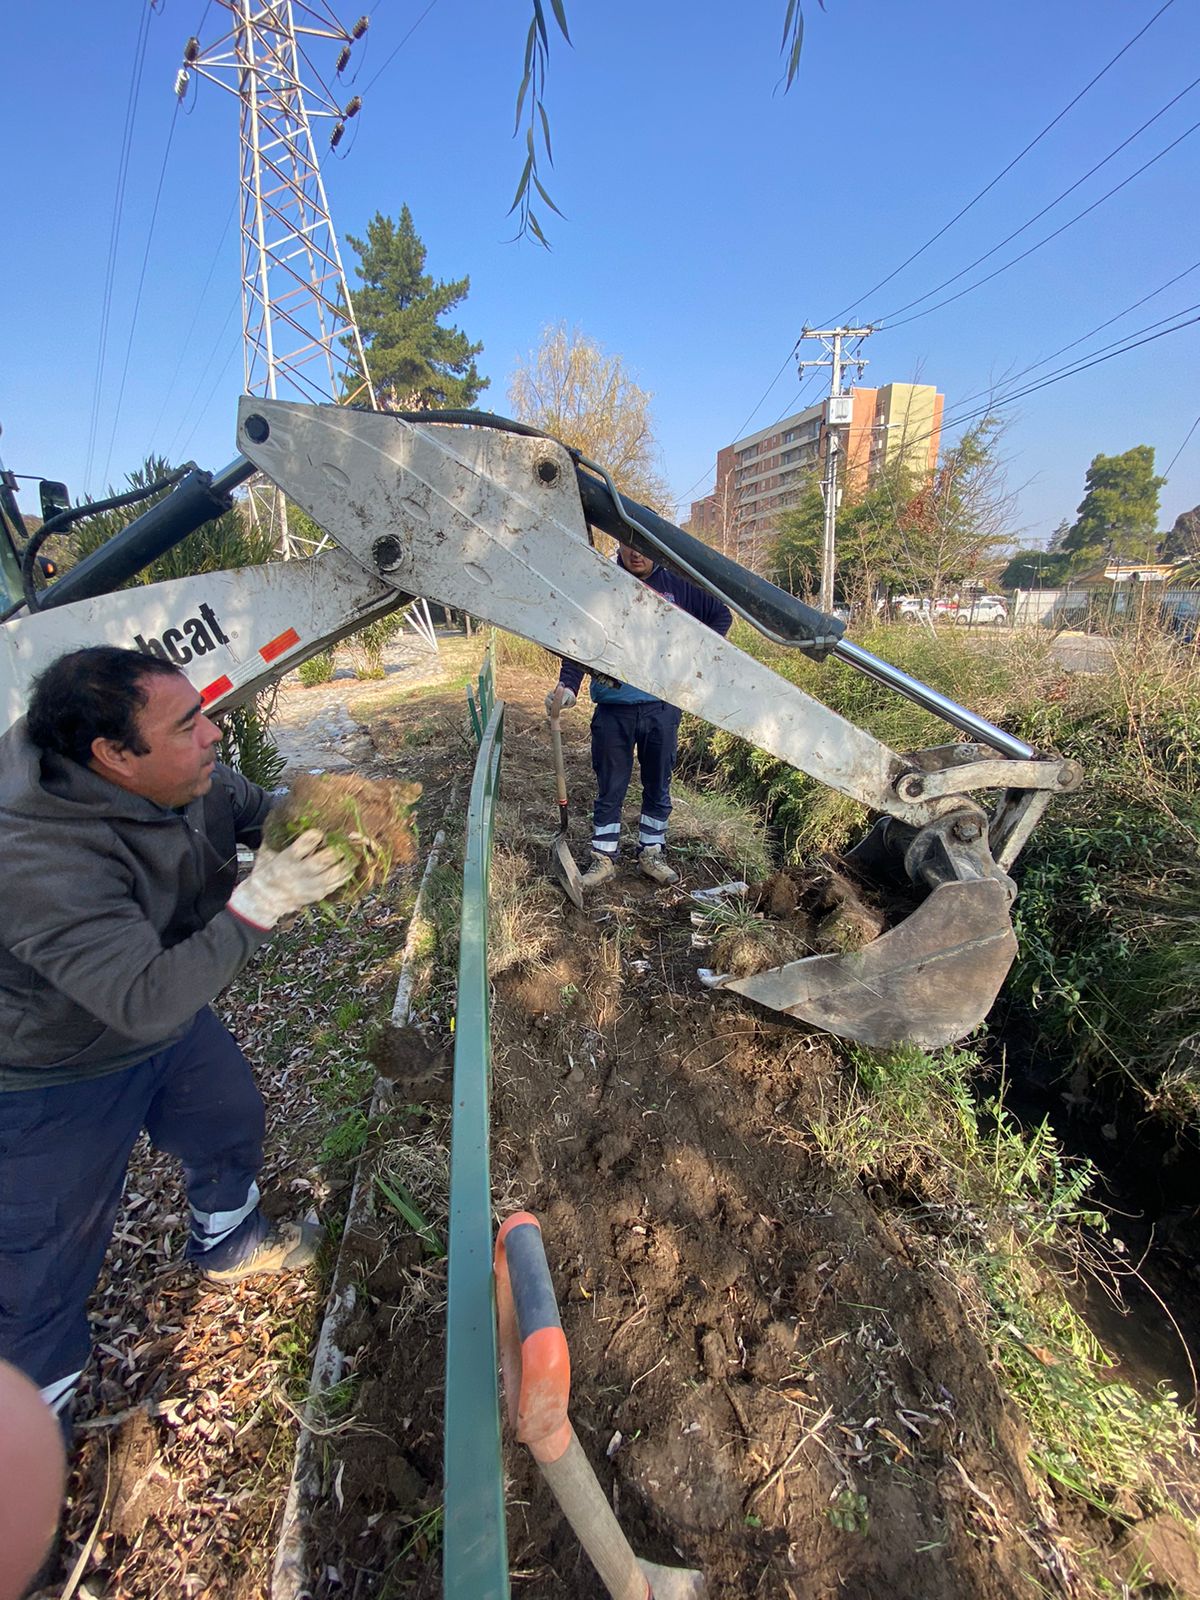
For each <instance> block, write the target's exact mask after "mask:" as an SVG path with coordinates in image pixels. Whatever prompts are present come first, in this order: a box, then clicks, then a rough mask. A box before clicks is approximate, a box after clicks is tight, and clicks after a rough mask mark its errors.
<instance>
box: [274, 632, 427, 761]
mask: <svg viewBox="0 0 1200 1600" xmlns="http://www.w3.org/2000/svg"><path fill="white" fill-rule="evenodd" d="M383 665H384V676H383V677H382V678H378V679H365V680H364V679H360V678H356V677H355V676H354V673H353V671H352V670H351V669H350V668H349V667H346V666H339V667H338V670H337V673H336V675H335V676H334V677H333V678H331V679H330V681H329V682H328V683H320V684H316V685H314V686H313V687H312V688H311V689H306V688H305V687H304V685H303V684H302V683H301V682H300V678H299V676H298V675H297V674H296V673H294V672H292V673H289V674H288V676H287V677H286V678H284V679H283V681H282V682H281V684H280V686H279V698H278V700H277V702H276V709H275V715H274V717H273V718H272V722H271V735H272V737H273V738H274V740H275V743H276V745H277V746H278V748H279V752H280V754H281V755H282V756H283V758H284V760H285V761H286V762H287V770H288V771H289V772H294V771H303V772H345V771H349V770H350V769H351V768H354V769H356V770H359V771H361V770H363V762H364V760H365V759H367V760H369V756H370V753H371V751H372V748H373V747H372V744H371V738H370V735H369V734H368V733H367V730H366V729H365V728H364V727H363V726H362V724H361V723H359V722H356V721H355V719H354V718H353V717H352V716H351V715H350V711H349V704H350V703H351V702H353V703H354V704H355V705H356V706H361V705H363V704H370V703H371V702H372V701H374V700H383V699H388V698H389V697H391V696H392V695H394V694H395V693H396V690H397V688H398V687H403V688H405V689H412V688H415V687H416V686H417V685H418V684H422V683H432V682H435V681H436V680H437V679H438V678H439V677H440V676H441V667H440V665H439V660H438V657H437V656H436V655H435V654H434V653H433V651H431V650H430V648H429V646H428V644H426V642H425V640H424V639H422V638H420V637H419V636H418V635H417V634H415V633H410V632H408V631H407V630H406V631H405V632H404V633H400V634H397V636H396V637H395V639H393V640H392V641H391V643H390V644H389V645H388V646H387V648H386V650H385V651H384V657H383Z"/></svg>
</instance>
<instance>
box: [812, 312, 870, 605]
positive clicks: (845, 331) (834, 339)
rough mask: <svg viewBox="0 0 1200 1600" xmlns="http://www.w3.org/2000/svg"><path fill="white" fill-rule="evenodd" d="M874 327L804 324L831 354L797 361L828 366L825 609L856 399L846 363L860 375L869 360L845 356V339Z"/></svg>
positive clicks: (823, 559) (861, 335)
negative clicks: (841, 461)
mask: <svg viewBox="0 0 1200 1600" xmlns="http://www.w3.org/2000/svg"><path fill="white" fill-rule="evenodd" d="M874 332H875V329H874V327H873V326H872V327H866V328H807V327H806V328H802V329H801V330H800V337H801V338H802V339H820V341H821V343H822V344H823V345H824V346H825V349H826V351H827V352H828V354H827V355H826V356H825V357H823V358H822V359H820V360H813V361H798V362H797V363H796V368H797V370H798V372H799V373H800V374H801V376H803V373H804V369H805V368H806V367H828V368H829V399H828V400H827V401H826V402H825V472H824V474H823V476H822V479H821V498H822V499H823V500H824V502H825V530H824V537H823V539H822V541H821V594H820V601H819V604H820V607H821V610H822V611H826V612H829V611H832V610H833V574H834V568H835V565H836V549H837V544H836V533H837V503H838V493H839V491H838V453H839V450H840V448H841V443H840V441H841V435H840V431H839V430H840V429H842V428H844V427H846V426H847V425H848V424H849V422H850V417H851V413H852V411H853V406H854V403H853V400H852V398H851V396H850V395H848V394H847V393H846V392H845V390H844V388H843V387H842V374H843V371H844V369H845V368H846V367H857V369H858V376H859V377H860V378H861V377H862V374H863V368H864V367H865V366H866V364H867V363H866V362H865V361H863V360H860V359H859V358H858V353H857V352H858V346H855V352H854V354H852V355H850V356H843V354H842V342H843V340H846V339H857V340H858V341H859V343H860V344H861V342H862V340H864V339H865V338H866V337H867V336H868V335H869V334H872V333H874Z"/></svg>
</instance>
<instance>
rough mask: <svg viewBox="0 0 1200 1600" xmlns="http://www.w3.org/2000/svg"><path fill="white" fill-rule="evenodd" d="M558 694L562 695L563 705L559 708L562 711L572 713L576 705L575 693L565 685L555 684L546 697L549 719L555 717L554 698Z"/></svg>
mask: <svg viewBox="0 0 1200 1600" xmlns="http://www.w3.org/2000/svg"><path fill="white" fill-rule="evenodd" d="M556 694H561V695H562V703H561V704H560V706H559V708H558V709H559V710H560V711H570V709H571V707H572V706H573V705H574V704H575V691H574V690H573V689H568V688H567V687H566V685H565V684H561V683H559V684H555V686H554V688H553V689H551V691H550V693H549V694H548V695H547V696H546V715H547V716H548V717H552V716H553V715H554V697H555V695H556Z"/></svg>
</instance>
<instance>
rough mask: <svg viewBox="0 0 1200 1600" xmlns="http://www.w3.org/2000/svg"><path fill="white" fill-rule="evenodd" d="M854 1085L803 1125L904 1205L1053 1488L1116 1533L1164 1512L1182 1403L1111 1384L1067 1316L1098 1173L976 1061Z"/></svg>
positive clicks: (844, 1169)
mask: <svg viewBox="0 0 1200 1600" xmlns="http://www.w3.org/2000/svg"><path fill="white" fill-rule="evenodd" d="M851 1060H852V1062H853V1065H854V1068H855V1073H854V1076H853V1078H850V1079H848V1080H847V1081H846V1082H845V1084H844V1085H843V1086H842V1088H841V1090H840V1092H839V1093H838V1095H837V1096H836V1097H835V1099H834V1101H833V1103H832V1104H830V1105H829V1106H827V1108H826V1110H825V1113H824V1115H823V1116H822V1118H821V1119H820V1120H818V1121H817V1122H816V1123H815V1124H814V1126H813V1128H812V1137H813V1139H814V1142H815V1144H816V1146H817V1148H818V1149H819V1151H820V1153H821V1155H822V1156H823V1158H824V1159H825V1160H826V1161H827V1162H828V1163H829V1165H830V1166H831V1167H832V1168H833V1169H834V1170H835V1171H836V1172H839V1173H841V1174H842V1175H843V1176H844V1178H846V1179H847V1180H849V1181H852V1182H856V1183H862V1184H864V1185H867V1186H869V1187H872V1188H874V1187H879V1188H881V1189H882V1190H883V1192H885V1193H887V1194H890V1195H894V1196H897V1197H898V1198H896V1199H895V1200H894V1201H893V1202H892V1205H891V1208H890V1209H891V1212H892V1217H893V1221H899V1222H900V1223H901V1224H902V1225H903V1226H904V1227H905V1228H906V1229H907V1230H908V1231H909V1232H910V1233H912V1234H915V1235H917V1236H919V1237H920V1239H921V1240H922V1248H923V1249H924V1251H925V1252H926V1253H927V1254H929V1253H932V1254H933V1256H934V1258H935V1259H936V1260H937V1261H940V1263H941V1264H942V1266H943V1268H944V1269H945V1270H946V1272H947V1274H948V1276H949V1278H950V1280H951V1281H952V1282H953V1284H954V1286H955V1289H956V1292H957V1293H958V1294H959V1295H960V1297H962V1298H963V1299H964V1301H965V1304H966V1307H967V1310H968V1314H969V1315H970V1316H971V1318H972V1320H973V1322H974V1324H975V1326H976V1329H977V1331H978V1333H979V1334H980V1337H981V1339H982V1341H983V1343H984V1345H985V1346H986V1347H987V1348H988V1349H989V1350H990V1351H991V1352H992V1354H993V1359H994V1361H995V1362H996V1364H997V1366H998V1368H999V1371H1000V1374H1001V1376H1002V1379H1003V1383H1004V1387H1005V1388H1006V1390H1007V1391H1008V1393H1009V1394H1010V1395H1012V1396H1013V1398H1014V1399H1015V1400H1016V1402H1017V1403H1018V1405H1019V1407H1020V1409H1021V1412H1022V1414H1023V1416H1024V1418H1025V1421H1026V1424H1027V1426H1028V1429H1029V1434H1030V1438H1031V1448H1030V1457H1029V1459H1030V1463H1031V1465H1032V1466H1033V1467H1034V1468H1035V1469H1036V1470H1037V1471H1038V1472H1039V1473H1040V1474H1041V1475H1042V1476H1043V1477H1044V1478H1045V1479H1048V1480H1049V1481H1050V1482H1051V1483H1052V1484H1054V1485H1055V1487H1056V1488H1057V1489H1059V1490H1062V1491H1067V1492H1069V1493H1070V1494H1074V1495H1077V1496H1079V1497H1080V1498H1081V1499H1083V1500H1084V1501H1086V1502H1087V1503H1088V1504H1089V1505H1091V1506H1093V1507H1095V1508H1096V1509H1099V1510H1100V1511H1102V1512H1103V1513H1104V1514H1106V1515H1109V1516H1113V1517H1115V1518H1117V1519H1118V1520H1119V1521H1130V1522H1132V1521H1134V1520H1136V1519H1137V1518H1138V1517H1139V1516H1142V1515H1145V1514H1147V1513H1149V1512H1152V1511H1156V1510H1160V1509H1171V1508H1172V1506H1173V1495H1174V1492H1175V1490H1176V1487H1177V1485H1178V1483H1179V1482H1180V1481H1181V1479H1182V1478H1183V1477H1184V1475H1185V1473H1186V1471H1187V1468H1186V1465H1185V1460H1186V1458H1187V1457H1189V1456H1190V1455H1194V1451H1195V1448H1196V1439H1195V1437H1194V1435H1193V1433H1192V1431H1191V1424H1190V1422H1189V1419H1188V1417H1187V1416H1186V1414H1185V1413H1184V1411H1183V1410H1182V1408H1181V1407H1180V1405H1179V1404H1178V1401H1177V1399H1176V1397H1175V1396H1174V1395H1173V1394H1171V1393H1170V1392H1168V1391H1167V1390H1165V1389H1163V1390H1160V1392H1159V1393H1157V1394H1156V1395H1145V1394H1142V1393H1139V1392H1138V1391H1137V1390H1136V1389H1134V1388H1133V1387H1132V1386H1130V1385H1129V1384H1127V1383H1124V1382H1119V1381H1116V1380H1114V1378H1113V1377H1112V1373H1111V1367H1112V1363H1111V1362H1110V1361H1109V1359H1108V1357H1107V1356H1106V1355H1105V1353H1104V1351H1103V1350H1102V1348H1101V1347H1100V1345H1099V1343H1098V1342H1097V1341H1096V1339H1095V1338H1094V1337H1093V1335H1092V1334H1091V1332H1090V1331H1089V1329H1088V1327H1087V1325H1086V1323H1085V1322H1084V1321H1083V1320H1082V1319H1081V1318H1080V1317H1079V1315H1078V1314H1077V1313H1076V1312H1075V1311H1074V1309H1073V1308H1072V1306H1071V1304H1070V1301H1069V1299H1068V1297H1067V1294H1066V1292H1065V1288H1064V1281H1065V1274H1066V1273H1067V1272H1070V1273H1072V1274H1074V1273H1076V1272H1078V1271H1080V1270H1086V1260H1085V1258H1086V1257H1087V1256H1088V1254H1089V1247H1088V1246H1087V1245H1086V1244H1085V1240H1084V1232H1083V1229H1084V1225H1085V1224H1088V1225H1090V1226H1091V1227H1092V1228H1093V1229H1095V1228H1101V1229H1102V1228H1103V1219H1102V1217H1101V1216H1100V1214H1099V1213H1098V1212H1097V1211H1096V1210H1095V1209H1094V1208H1092V1207H1091V1206H1089V1204H1088V1199H1087V1196H1088V1191H1089V1188H1090V1185H1091V1182H1092V1179H1093V1176H1094V1173H1093V1171H1092V1168H1091V1167H1090V1166H1089V1164H1088V1163H1086V1162H1078V1161H1071V1160H1068V1159H1067V1158H1065V1157H1064V1156H1063V1155H1062V1153H1061V1151H1060V1150H1059V1148H1058V1145H1057V1143H1056V1141H1055V1138H1054V1136H1053V1134H1052V1133H1051V1131H1050V1128H1049V1126H1048V1125H1047V1124H1044V1123H1043V1124H1042V1125H1041V1126H1040V1127H1038V1128H1035V1129H1034V1130H1032V1132H1030V1131H1027V1130H1025V1129H1023V1128H1022V1127H1020V1126H1019V1124H1018V1123H1017V1122H1016V1120H1015V1119H1014V1118H1013V1117H1012V1116H1011V1115H1010V1113H1009V1112H1008V1110H1007V1109H1006V1107H1005V1105H1004V1098H1003V1086H1001V1089H1000V1091H999V1092H998V1093H996V1094H994V1095H991V1096H986V1097H983V1098H980V1097H978V1096H977V1093H976V1090H975V1088H974V1086H973V1085H974V1083H975V1081H976V1080H977V1078H978V1075H979V1072H980V1062H979V1059H978V1057H977V1056H976V1055H975V1054H974V1053H973V1052H972V1051H970V1050H962V1049H949V1050H942V1051H938V1052H936V1053H935V1054H926V1053H925V1052H923V1051H920V1050H917V1049H915V1048H909V1049H902V1050H897V1051H894V1052H888V1053H878V1052H872V1051H867V1050H857V1049H856V1050H853V1051H852V1052H851Z"/></svg>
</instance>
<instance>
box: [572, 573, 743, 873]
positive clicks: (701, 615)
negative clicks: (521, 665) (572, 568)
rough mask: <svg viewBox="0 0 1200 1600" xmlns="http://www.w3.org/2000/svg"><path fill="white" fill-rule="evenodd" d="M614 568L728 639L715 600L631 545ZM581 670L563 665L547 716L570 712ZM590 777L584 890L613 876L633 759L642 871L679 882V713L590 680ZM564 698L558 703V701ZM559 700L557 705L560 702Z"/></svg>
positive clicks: (723, 610) (640, 694) (727, 620)
mask: <svg viewBox="0 0 1200 1600" xmlns="http://www.w3.org/2000/svg"><path fill="white" fill-rule="evenodd" d="M617 564H618V566H620V567H623V568H624V570H625V571H626V572H629V573H632V575H633V576H634V577H635V578H640V579H641V581H642V582H643V583H644V584H646V585H647V587H648V588H651V589H653V590H654V591H655V593H656V594H661V595H662V596H663V598H664V599H666V600H670V601H671V603H672V604H673V605H677V606H678V607H679V608H680V610H682V611H686V612H687V613H688V615H689V616H693V617H695V618H696V619H697V620H698V621H700V622H703V623H705V624H706V625H707V626H708V627H710V628H712V629H713V630H714V632H716V633H719V634H721V635H722V636H724V635H725V634H727V633H728V632H729V629H730V626H731V625H732V623H733V617H732V616H731V614H730V611H729V607H728V606H725V605H722V603H721V602H720V601H719V600H714V599H713V597H712V595H710V594H706V593H705V591H704V590H703V589H700V588H697V586H696V585H695V584H694V583H689V582H688V581H687V580H686V578H680V577H678V576H676V574H675V573H673V572H668V571H667V570H666V568H665V567H661V566H659V565H658V563H657V562H655V561H652V560H651V559H650V557H649V556H644V555H642V553H641V552H640V551H638V550H635V549H634V548H633V546H632V545H628V544H622V545H618V547H617ZM584 670H585V669H584V668H583V667H581V666H580V665H579V663H578V662H576V661H564V662H563V664H562V667H561V668H560V670H559V674H558V683H557V685H556V686H555V688H554V689H552V690H551V691H550V693H549V694H548V695H547V696H546V715H547V716H555V715H556V714H557V711H558V709H559V705H560V706H561V709H562V710H563V711H567V710H569V709H570V707H571V706H573V705H574V704H575V701H576V697H577V695H578V693H579V686H580V684H581V683H582V682H583V674H584ZM590 690H591V697H592V701H593V703H594V705H595V710H594V711H593V713H592V769H593V771H594V772H595V774H596V801H595V806H594V808H593V813H592V859H591V865H590V866H589V867H588V870H587V871H586V872H585V873H584V874H583V875H582V877H581V878H580V886H581V888H583V889H585V890H586V889H597V888H599V887H600V885H601V884H604V883H607V882H608V880H609V879H610V878H613V877H615V876H616V872H617V854H618V851H619V848H620V843H621V808H622V806H623V805H624V803H625V795H626V792H627V791H628V789H629V783H630V780H631V778H632V777H633V758H634V754H635V752H636V754H637V758H638V766H639V768H640V770H641V775H642V811H641V816H640V818H639V822H638V845H637V865H638V871H639V872H641V873H642V874H643V876H645V877H647V878H649V879H650V880H651V882H652V883H658V884H664V885H665V884H670V883H677V882H678V881H679V874H678V873H677V872H676V871H675V869H674V868H673V867H671V866H669V865H668V864H667V862H666V861H665V860H664V858H663V845H664V844H665V842H666V837H667V818H668V817H669V816H670V814H671V774H672V772H673V771H674V767H675V751H676V746H677V743H678V736H679V719H680V716H681V712H680V710H679V708H678V706H671V705H668V704H667V703H666V701H664V700H657V699H655V697H654V696H653V695H651V694H646V693H645V692H644V691H643V690H641V689H635V688H634V686H633V685H632V684H630V683H617V682H616V681H615V680H614V679H612V678H606V677H604V676H603V675H601V674H599V673H595V672H594V673H592V677H591V685H590ZM560 692H561V697H560ZM556 699H557V700H559V705H556V704H555V701H556Z"/></svg>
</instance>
